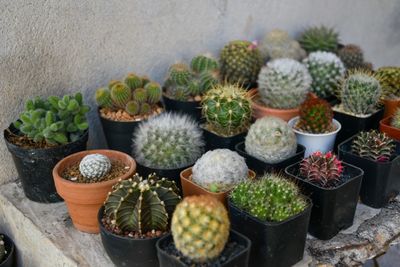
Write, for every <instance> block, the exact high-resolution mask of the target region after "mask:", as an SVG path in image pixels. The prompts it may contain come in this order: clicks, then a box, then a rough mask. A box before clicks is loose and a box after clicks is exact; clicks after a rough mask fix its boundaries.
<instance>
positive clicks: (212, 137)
mask: <svg viewBox="0 0 400 267" xmlns="http://www.w3.org/2000/svg"><path fill="white" fill-rule="evenodd" d="M202 129H203V136H204V139H205V140H206V151H209V150H214V149H218V148H227V149H230V150H235V146H236V144H237V143H240V142H243V141H244V138H245V137H246V134H247V132H244V133H240V134H237V135H234V136H229V137H226V136H219V135H217V134H215V133H213V132H211V131H209V130H207V129H205V127H204V126H202Z"/></svg>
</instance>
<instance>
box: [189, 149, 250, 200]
mask: <svg viewBox="0 0 400 267" xmlns="http://www.w3.org/2000/svg"><path fill="white" fill-rule="evenodd" d="M248 175H249V169H248V167H247V165H246V162H245V160H244V158H243V157H242V156H240V155H239V154H238V153H236V152H234V151H231V150H229V149H215V150H211V151H208V152H207V153H205V154H204V155H203V156H201V158H199V159H198V160H197V161H196V163H195V164H194V166H193V169H192V181H193V182H194V183H196V184H198V185H200V186H201V187H203V188H205V189H206V190H209V191H211V192H226V191H229V190H230V189H232V188H233V187H234V186H235V185H236V184H238V183H240V182H242V181H244V180H246V179H247V177H248Z"/></svg>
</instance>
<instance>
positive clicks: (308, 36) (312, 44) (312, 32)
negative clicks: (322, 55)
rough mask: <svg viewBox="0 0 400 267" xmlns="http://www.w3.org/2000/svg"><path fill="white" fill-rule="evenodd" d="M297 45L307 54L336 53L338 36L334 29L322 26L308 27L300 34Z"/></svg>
mask: <svg viewBox="0 0 400 267" xmlns="http://www.w3.org/2000/svg"><path fill="white" fill-rule="evenodd" d="M299 43H300V45H301V47H302V48H303V49H304V50H306V51H307V52H308V53H311V52H315V51H327V52H336V50H337V48H338V43H339V34H338V33H337V32H336V30H335V29H333V28H329V27H326V26H323V25H321V26H316V27H309V28H308V29H306V30H305V31H303V33H302V34H301V36H300V38H299Z"/></svg>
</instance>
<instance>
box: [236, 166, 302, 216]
mask: <svg viewBox="0 0 400 267" xmlns="http://www.w3.org/2000/svg"><path fill="white" fill-rule="evenodd" d="M230 199H231V201H232V203H233V204H234V205H235V206H237V207H238V208H240V209H242V210H244V211H246V212H248V213H249V214H251V215H252V216H254V217H256V218H258V219H260V220H262V221H270V222H281V221H284V220H286V219H288V218H290V217H292V216H294V215H296V214H298V213H300V212H302V211H303V210H304V209H305V208H306V207H307V206H308V203H307V201H306V200H305V198H304V197H303V196H302V195H301V194H300V190H299V189H298V187H297V186H296V184H294V183H293V182H291V181H290V180H288V179H286V178H285V177H283V176H282V175H280V174H274V173H269V174H264V176H263V177H261V178H260V179H257V180H255V181H245V182H242V183H240V184H239V185H237V186H236V187H235V188H234V189H233V190H232V192H231V194H230Z"/></svg>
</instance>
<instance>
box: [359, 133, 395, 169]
mask: <svg viewBox="0 0 400 267" xmlns="http://www.w3.org/2000/svg"><path fill="white" fill-rule="evenodd" d="M395 148H396V144H395V143H394V141H393V139H392V138H390V137H389V136H387V135H386V134H385V133H380V132H378V131H376V130H370V131H368V132H360V133H359V134H358V135H357V136H356V137H355V138H354V139H353V142H352V144H351V149H352V152H353V153H355V154H357V155H359V156H360V157H363V158H367V159H371V160H373V161H377V162H386V161H389V160H390V159H391V158H392V156H393V155H394V153H395Z"/></svg>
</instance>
